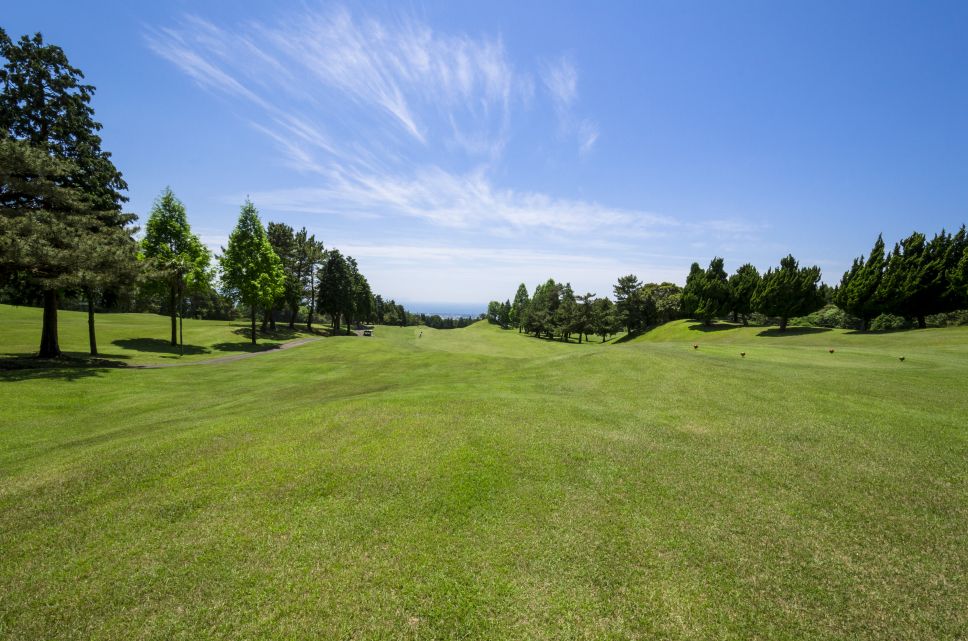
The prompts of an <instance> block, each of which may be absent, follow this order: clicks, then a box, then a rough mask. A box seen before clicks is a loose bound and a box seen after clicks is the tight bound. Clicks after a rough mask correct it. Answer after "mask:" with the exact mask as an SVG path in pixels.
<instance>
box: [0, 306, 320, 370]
mask: <svg viewBox="0 0 968 641" xmlns="http://www.w3.org/2000/svg"><path fill="white" fill-rule="evenodd" d="M41 316H42V311H41V310H40V309H37V308H34V307H11V306H9V305H0V327H2V330H0V332H2V333H0V338H2V340H0V357H2V356H5V355H14V354H16V355H26V354H36V353H37V350H38V348H39V346H40V320H41ZM58 321H59V322H58V334H59V339H60V346H61V349H62V350H64V352H65V353H66V354H68V355H70V356H81V357H86V356H87V355H88V353H89V352H88V337H87V314H86V313H84V312H65V311H61V312H59V313H58ZM170 323H171V321H170V319H169V318H168V317H167V316H159V315H157V314H107V315H105V314H98V315H96V316H95V327H96V332H97V344H98V352H99V354H100V356H101V358H104V359H107V360H113V361H116V362H119V363H124V364H128V365H140V364H146V363H174V362H179V361H181V362H188V361H196V360H205V359H209V358H217V357H220V356H230V355H232V354H239V353H242V352H252V351H261V350H264V349H268V348H270V347H272V346H274V345H277V344H279V343H282V342H285V341H287V340H290V339H293V338H298V337H300V336H303V335H305V336H309V334H308V333H304V332H303V331H302V330H303V329H304V328H303V327H297V329H296V331H294V332H292V331H289V329H288V327H287V326H286V324H285V323H282V324H281V325H279V331H277V332H275V333H274V334H272V335H270V336H260V337H259V341H258V344H257V345H256V346H254V347H253V345H252V343H251V342H250V340H249V332H248V327H249V326H248V324H247V322H246V321H245V320H240V321H198V320H193V319H190V318H186V319H185V321H184V328H183V330H184V337H185V338H184V342H185V345H184V350H181V349H180V348H178V347H172V346H171V343H170V342H169V338H170V336H171V324H170Z"/></svg>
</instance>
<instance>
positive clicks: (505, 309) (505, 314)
mask: <svg viewBox="0 0 968 641" xmlns="http://www.w3.org/2000/svg"><path fill="white" fill-rule="evenodd" d="M498 320H499V321H500V323H501V327H502V328H504V329H507V328H508V327H510V326H511V301H510V300H506V301H504V302H503V303H501V311H500V313H499V318H498Z"/></svg>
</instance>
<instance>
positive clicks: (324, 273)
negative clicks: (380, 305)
mask: <svg viewBox="0 0 968 641" xmlns="http://www.w3.org/2000/svg"><path fill="white" fill-rule="evenodd" d="M353 285H354V283H353V276H352V271H351V269H350V266H349V263H347V262H346V259H345V258H344V257H343V255H342V254H341V253H340V252H339V250H337V249H331V250H330V251H329V254H328V256H327V258H326V262H325V263H323V268H322V269H321V270H320V272H319V294H318V296H317V305H318V309H319V310H320V311H321V312H324V313H326V314H329V317H330V319H331V320H332V323H333V333H334V334H338V333H339V331H340V322H341V320H342V315H343V314H344V312H345V311H346V309H347V308H349V307H351V306H352V304H353V295H354V291H353ZM394 311H395V312H397V311H398V310H396V309H394Z"/></svg>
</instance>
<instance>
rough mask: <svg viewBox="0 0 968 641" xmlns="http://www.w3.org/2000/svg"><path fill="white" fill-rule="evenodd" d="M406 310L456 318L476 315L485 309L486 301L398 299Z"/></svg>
mask: <svg viewBox="0 0 968 641" xmlns="http://www.w3.org/2000/svg"><path fill="white" fill-rule="evenodd" d="M399 302H400V304H401V305H403V306H404V307H405V308H406V310H407V311H408V312H412V313H414V314H426V315H427V316H433V315H434V314H436V315H438V316H441V317H443V318H447V317H451V318H457V317H458V316H471V317H475V318H476V317H477V316H478V315H480V314H483V313H484V312H486V311H487V303H484V304H479V305H478V304H474V303H426V302H420V301H411V302H406V301H399Z"/></svg>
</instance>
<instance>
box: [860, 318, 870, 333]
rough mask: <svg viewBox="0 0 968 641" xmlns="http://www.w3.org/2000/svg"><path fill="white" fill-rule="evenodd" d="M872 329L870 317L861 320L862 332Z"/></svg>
mask: <svg viewBox="0 0 968 641" xmlns="http://www.w3.org/2000/svg"><path fill="white" fill-rule="evenodd" d="M870 328H871V319H870V316H864V317H863V318H861V319H860V331H862V332H866V331H868V330H869V329H870Z"/></svg>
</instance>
